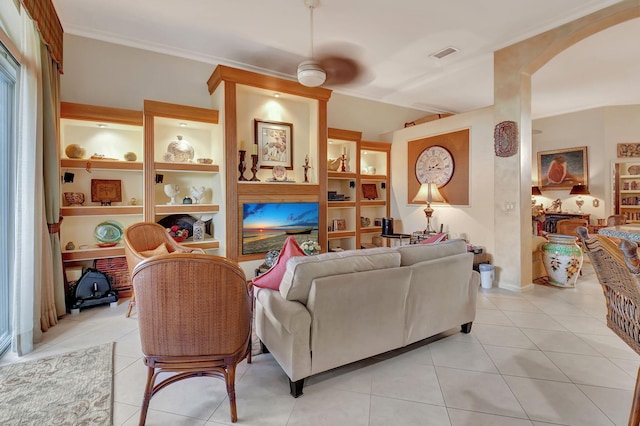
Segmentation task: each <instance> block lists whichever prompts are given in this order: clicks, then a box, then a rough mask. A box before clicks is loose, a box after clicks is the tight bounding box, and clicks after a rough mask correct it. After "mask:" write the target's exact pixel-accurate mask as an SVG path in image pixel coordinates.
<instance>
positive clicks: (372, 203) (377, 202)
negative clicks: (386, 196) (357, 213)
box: [360, 200, 387, 207]
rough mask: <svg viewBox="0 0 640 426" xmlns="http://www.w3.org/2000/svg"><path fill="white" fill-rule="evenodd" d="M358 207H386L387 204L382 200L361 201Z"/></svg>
mask: <svg viewBox="0 0 640 426" xmlns="http://www.w3.org/2000/svg"><path fill="white" fill-rule="evenodd" d="M360 205H361V206H362V207H368V206H386V205H387V202H386V201H384V200H361V201H360Z"/></svg>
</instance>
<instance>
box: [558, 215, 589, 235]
mask: <svg viewBox="0 0 640 426" xmlns="http://www.w3.org/2000/svg"><path fill="white" fill-rule="evenodd" d="M588 225H589V222H588V221H587V220H586V219H563V220H559V221H558V222H557V223H556V234H562V235H571V236H572V237H576V238H578V234H576V229H577V228H579V227H580V226H584V227H586V226H588Z"/></svg>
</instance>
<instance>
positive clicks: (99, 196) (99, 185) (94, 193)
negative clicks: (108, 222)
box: [91, 179, 122, 206]
mask: <svg viewBox="0 0 640 426" xmlns="http://www.w3.org/2000/svg"><path fill="white" fill-rule="evenodd" d="M121 201H122V182H121V181H119V180H106V179H91V202H94V203H100V204H101V205H103V206H110V205H111V203H112V202H113V203H119V202H121Z"/></svg>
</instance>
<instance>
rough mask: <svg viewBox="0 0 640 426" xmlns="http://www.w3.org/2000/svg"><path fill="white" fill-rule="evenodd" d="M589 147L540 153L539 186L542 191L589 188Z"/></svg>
mask: <svg viewBox="0 0 640 426" xmlns="http://www.w3.org/2000/svg"><path fill="white" fill-rule="evenodd" d="M587 164H588V163H587V147H586V146H581V147H577V148H565V149H555V150H553V151H540V152H538V186H540V189H541V190H543V191H544V190H554V189H571V188H572V187H573V185H578V184H582V185H586V186H589V173H588V170H587Z"/></svg>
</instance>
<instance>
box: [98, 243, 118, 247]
mask: <svg viewBox="0 0 640 426" xmlns="http://www.w3.org/2000/svg"><path fill="white" fill-rule="evenodd" d="M117 245H118V243H100V244H98V247H100V248H106V247H115V246H117Z"/></svg>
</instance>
